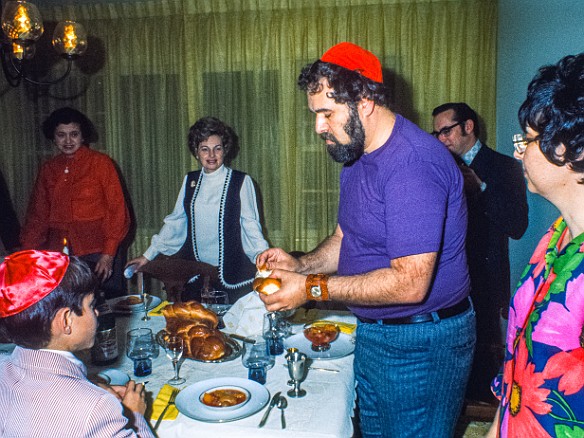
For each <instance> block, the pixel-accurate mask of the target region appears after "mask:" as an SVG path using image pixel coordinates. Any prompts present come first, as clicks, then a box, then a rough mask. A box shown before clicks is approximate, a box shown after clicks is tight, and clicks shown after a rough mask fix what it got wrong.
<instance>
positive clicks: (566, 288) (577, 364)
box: [492, 217, 584, 438]
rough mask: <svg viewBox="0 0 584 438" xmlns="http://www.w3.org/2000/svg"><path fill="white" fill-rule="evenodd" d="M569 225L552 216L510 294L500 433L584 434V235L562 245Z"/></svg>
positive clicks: (496, 383) (535, 437)
mask: <svg viewBox="0 0 584 438" xmlns="http://www.w3.org/2000/svg"><path fill="white" fill-rule="evenodd" d="M567 231H568V229H567V227H566V223H565V222H564V220H563V218H561V217H560V218H559V219H557V220H556V221H555V222H554V224H553V225H552V226H551V228H550V229H549V230H548V231H547V233H546V234H545V236H544V237H543V238H542V240H541V241H540V242H539V244H538V246H537V248H536V250H535V252H534V254H533V255H532V257H531V260H530V261H529V264H528V265H527V267H526V268H525V271H524V272H523V274H522V276H521V280H520V281H519V284H518V287H517V290H516V291H515V293H514V294H513V296H512V297H511V307H510V309H509V325H508V329H507V342H506V344H507V345H506V351H505V360H504V363H503V368H502V374H499V375H498V376H497V377H496V378H495V379H494V380H493V384H492V389H493V393H494V394H495V395H496V396H497V398H499V400H500V401H501V410H500V436H501V437H518V438H522V437H529V438H539V437H584V348H583V344H584V342H583V340H582V337H583V335H582V328H583V325H584V243H583V242H584V234H581V235H579V236H578V237H576V238H575V239H573V240H572V241H571V242H570V243H569V244H568V245H567V246H566V247H565V248H563V249H562V250H561V251H560V249H559V248H560V247H561V245H562V239H564V238H565V236H566V233H567Z"/></svg>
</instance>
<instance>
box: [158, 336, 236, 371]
mask: <svg viewBox="0 0 584 438" xmlns="http://www.w3.org/2000/svg"><path fill="white" fill-rule="evenodd" d="M166 333H168V332H167V331H166V330H165V329H162V330H160V331H159V332H158V333H156V341H157V342H158V343H159V344H160V346H161V347H162V348H164V341H163V340H162V336H164V335H165V334H166ZM225 345H226V346H227V347H228V348H230V349H231V352H230V353H229V354H226V355H225V356H223V357H222V358H220V359H216V360H202V359H195V358H192V357H186V356H184V358H185V359H189V360H194V361H197V362H204V363H222V362H229V361H231V360H233V359H236V358H238V357H239V356H241V345H239V343H237V342H236V341H235V340H233V339H231V338H230V337H228V336H225Z"/></svg>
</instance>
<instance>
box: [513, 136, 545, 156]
mask: <svg viewBox="0 0 584 438" xmlns="http://www.w3.org/2000/svg"><path fill="white" fill-rule="evenodd" d="M534 141H539V135H538V136H537V137H534V138H525V137H523V134H514V135H513V147H514V148H515V150H516V151H517V153H518V154H523V153H524V152H525V149H527V146H528V145H529V143H533V142H534Z"/></svg>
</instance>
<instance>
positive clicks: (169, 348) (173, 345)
mask: <svg viewBox="0 0 584 438" xmlns="http://www.w3.org/2000/svg"><path fill="white" fill-rule="evenodd" d="M164 349H165V351H166V357H168V358H169V359H170V360H171V361H172V367H173V369H174V377H173V378H172V379H170V380H168V383H170V384H171V385H180V384H182V383H185V382H186V380H185V379H183V378H182V377H179V375H178V373H179V371H180V364H179V361H180V359H181V358H182V355H183V352H184V343H183V338H182V337H180V336H174V335H170V336H169V337H168V339H167V340H166V342H165V343H164Z"/></svg>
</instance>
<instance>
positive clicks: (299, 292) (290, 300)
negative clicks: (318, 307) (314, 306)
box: [259, 250, 307, 312]
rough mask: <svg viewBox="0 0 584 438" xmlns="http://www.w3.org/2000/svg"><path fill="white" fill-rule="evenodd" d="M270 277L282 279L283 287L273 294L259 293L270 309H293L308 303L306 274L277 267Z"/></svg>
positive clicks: (272, 310)
mask: <svg viewBox="0 0 584 438" xmlns="http://www.w3.org/2000/svg"><path fill="white" fill-rule="evenodd" d="M268 251H270V250H268ZM284 254H285V253H284ZM270 277H274V278H279V279H280V280H282V287H281V288H280V290H279V291H278V292H276V293H273V294H271V295H264V294H259V297H260V299H261V300H262V301H263V302H264V304H265V305H266V309H267V310H268V311H270V312H276V311H281V310H292V309H296V308H298V307H300V306H301V305H303V304H304V303H306V301H307V299H306V276H305V275H301V274H297V273H295V272H290V271H284V270H280V269H275V270H274V271H273V272H272V275H270Z"/></svg>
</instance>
